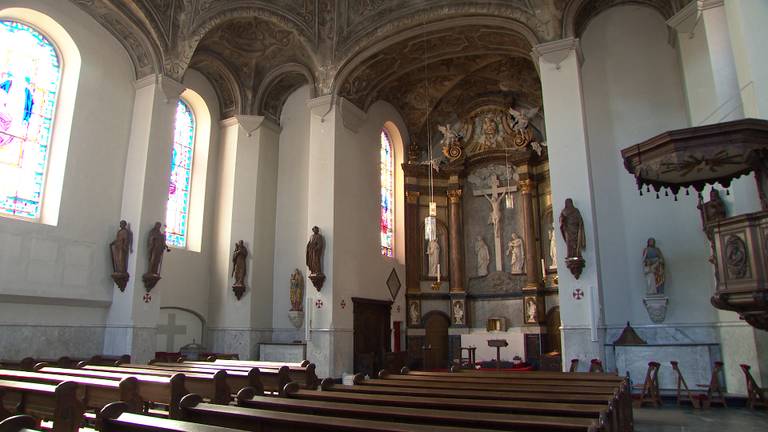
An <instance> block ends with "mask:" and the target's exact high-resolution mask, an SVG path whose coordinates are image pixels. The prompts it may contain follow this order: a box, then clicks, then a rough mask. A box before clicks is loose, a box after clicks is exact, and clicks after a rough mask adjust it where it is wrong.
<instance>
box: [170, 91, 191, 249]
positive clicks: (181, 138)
mask: <svg viewBox="0 0 768 432" xmlns="http://www.w3.org/2000/svg"><path fill="white" fill-rule="evenodd" d="M194 146H195V116H194V114H193V113H192V110H191V109H190V108H189V105H188V104H187V103H186V102H185V101H184V100H183V99H180V100H179V103H178V104H177V105H176V122H175V125H174V129H173V153H172V154H171V181H170V184H169V185H168V207H167V209H166V215H165V224H166V225H167V227H166V230H165V237H166V241H167V243H168V244H169V245H171V246H175V247H179V248H183V247H186V246H187V228H188V226H189V192H190V185H191V183H192V155H193V152H194Z"/></svg>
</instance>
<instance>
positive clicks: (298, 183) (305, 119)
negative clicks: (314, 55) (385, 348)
mask: <svg viewBox="0 0 768 432" xmlns="http://www.w3.org/2000/svg"><path fill="white" fill-rule="evenodd" d="M309 97H310V89H309V86H304V87H301V88H300V89H298V90H296V91H295V92H294V93H293V94H291V96H289V97H288V100H287V101H286V102H285V105H283V111H282V114H281V118H280V125H281V126H282V132H281V133H280V144H279V148H280V152H279V159H278V168H277V208H276V217H275V220H276V225H275V263H274V268H275V269H274V281H273V308H274V309H273V313H272V326H273V328H274V336H273V340H274V341H276V342H291V341H293V340H303V339H304V332H303V330H302V329H296V328H295V327H294V326H293V325H292V324H291V322H290V320H289V319H288V311H289V310H290V309H291V302H290V295H289V294H290V293H289V288H290V277H291V274H292V273H293V271H294V270H295V269H297V268H298V269H299V271H300V272H301V274H302V275H303V276H304V281H305V286H304V288H305V292H306V290H310V289H311V290H314V287H312V284H311V283H309V280H308V279H307V278H306V276H307V267H306V264H305V250H306V243H307V240H308V239H309V232H308V231H307V224H308V222H307V193H308V181H309V180H308V177H307V169H308V165H309V152H308V145H309V108H307V100H308V99H309Z"/></svg>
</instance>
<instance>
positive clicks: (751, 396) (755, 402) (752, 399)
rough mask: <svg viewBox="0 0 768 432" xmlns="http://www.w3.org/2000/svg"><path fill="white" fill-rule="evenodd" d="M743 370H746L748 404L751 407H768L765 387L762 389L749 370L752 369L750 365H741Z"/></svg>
mask: <svg viewBox="0 0 768 432" xmlns="http://www.w3.org/2000/svg"><path fill="white" fill-rule="evenodd" d="M739 366H741V370H742V371H744V378H746V380H747V406H748V407H749V409H755V408H756V407H759V406H761V407H763V408H768V398H766V396H765V389H761V388H760V387H758V386H757V382H755V378H753V377H752V374H751V373H750V372H749V370H750V369H752V367H751V366H749V365H745V364H742V365H739Z"/></svg>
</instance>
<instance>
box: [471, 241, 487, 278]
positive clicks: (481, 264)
mask: <svg viewBox="0 0 768 432" xmlns="http://www.w3.org/2000/svg"><path fill="white" fill-rule="evenodd" d="M475 255H476V256H477V275H478V276H485V275H487V274H488V263H490V261H491V254H490V253H489V252H488V246H486V245H485V242H484V241H483V239H482V237H480V236H478V237H477V238H476V239H475Z"/></svg>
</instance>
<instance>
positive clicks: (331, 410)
mask: <svg viewBox="0 0 768 432" xmlns="http://www.w3.org/2000/svg"><path fill="white" fill-rule="evenodd" d="M289 386H290V385H289ZM293 388H294V389H293V390H288V391H286V393H290V392H291V391H294V392H295V391H298V390H299V389H298V386H297V385H293ZM303 391H306V392H314V393H333V392H322V391H315V390H303ZM247 396H249V395H244V394H240V395H238V399H237V402H238V405H239V406H245V407H248V408H257V409H266V410H271V411H281V412H292V413H304V414H316V415H324V416H332V417H341V418H359V419H369V420H381V421H392V422H402V423H415V424H425V425H426V424H432V425H438V426H463V427H482V428H489V429H502V430H520V429H523V430H547V431H572V430H605V431H609V430H611V429H608V428H605V427H604V425H605V422H606V419H607V410H606V409H605V408H603V409H602V411H601V412H599V413H597V415H595V416H593V417H594V418H590V417H589V416H580V417H576V416H555V415H546V414H539V415H535V414H530V413H526V414H523V413H522V412H521V411H518V412H513V411H502V412H489V411H481V412H482V414H478V412H477V411H472V410H471V408H469V407H461V406H458V405H456V406H454V407H453V408H452V409H450V410H448V411H446V410H441V409H438V408H437V407H436V406H433V405H429V404H423V405H421V406H418V407H414V406H408V407H404V406H397V405H382V404H375V405H372V404H368V401H367V398H366V397H365V395H362V397H359V399H358V400H356V401H347V402H340V401H336V400H333V401H329V400H317V399H287V398H269V397H264V396H255V397H247ZM358 396H360V395H358ZM475 402H477V401H475ZM475 405H478V404H477V403H475ZM425 407H428V408H425Z"/></svg>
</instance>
